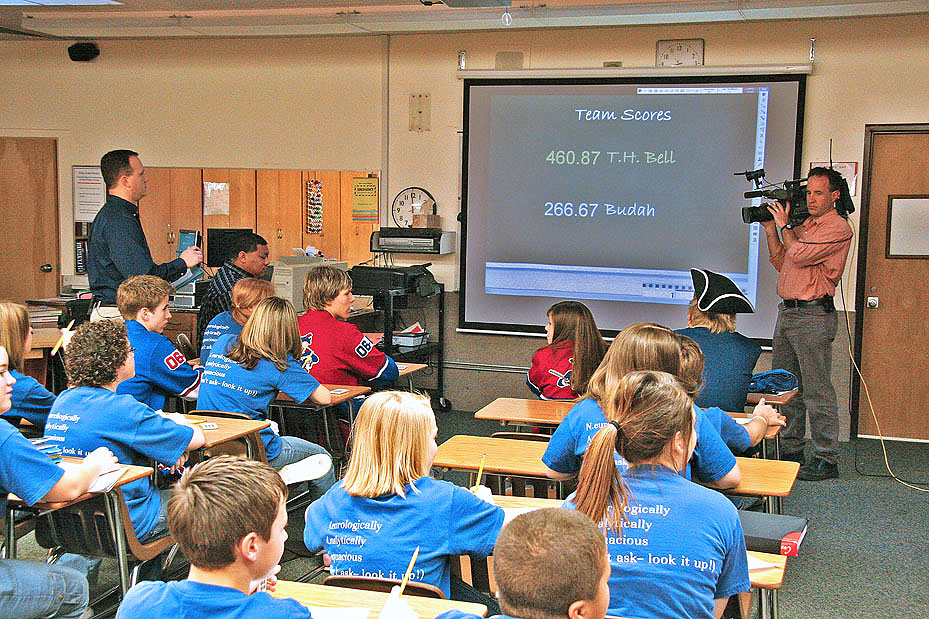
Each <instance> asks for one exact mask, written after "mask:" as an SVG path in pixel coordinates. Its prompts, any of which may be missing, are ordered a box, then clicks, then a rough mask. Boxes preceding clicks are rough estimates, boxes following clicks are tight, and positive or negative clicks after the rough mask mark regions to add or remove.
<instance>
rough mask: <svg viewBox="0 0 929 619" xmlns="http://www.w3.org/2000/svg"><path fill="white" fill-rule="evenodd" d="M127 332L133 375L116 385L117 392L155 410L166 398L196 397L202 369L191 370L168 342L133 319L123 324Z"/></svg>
mask: <svg viewBox="0 0 929 619" xmlns="http://www.w3.org/2000/svg"><path fill="white" fill-rule="evenodd" d="M126 333H127V334H128V335H129V343H130V344H131V345H132V347H133V348H135V376H133V377H132V378H129V379H126V380H124V381H123V382H121V383H119V386H118V387H116V393H126V394H129V395H131V396H132V397H134V398H135V399H136V400H138V401H139V402H142V403H143V404H147V405H149V406H150V407H152V408H153V409H155V410H162V409H163V408H164V405H165V398H166V397H167V396H169V395H178V396H180V397H182V398H185V397H192V398H193V397H196V391H197V388H198V387H199V386H200V377H201V376H202V374H203V370H202V369H199V370H195V369H194V368H192V367H190V365H189V364H188V363H187V357H185V356H184V353H182V352H181V351H179V350H178V349H177V348H175V346H174V344H172V343H171V340H169V339H168V338H166V337H165V336H163V335H162V334H160V333H155V332H154V331H149V330H148V329H146V328H145V326H143V325H142V324H141V323H139V322H136V321H135V320H127V321H126Z"/></svg>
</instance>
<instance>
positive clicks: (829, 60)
mask: <svg viewBox="0 0 929 619" xmlns="http://www.w3.org/2000/svg"><path fill="white" fill-rule="evenodd" d="M691 37H702V38H703V39H705V40H706V64H707V65H748V64H772V63H806V62H809V60H808V54H809V39H810V38H811V37H816V61H815V63H814V72H813V74H812V75H811V76H810V77H809V79H808V90H807V98H806V103H807V106H806V124H805V127H804V148H803V167H806V164H807V162H809V161H810V160H826V159H828V154H829V150H828V149H829V138H832V139H833V140H834V145H833V159H834V160H836V161H857V162H859V165H860V163H861V158H862V151H863V136H864V125H865V124H876V123H908V122H929V111H927V104H926V98H927V97H926V84H929V55H927V53H926V49H927V48H929V17H927V16H926V15H915V16H902V17H880V18H862V19H835V20H808V21H797V22H750V23H737V24H732V23H726V24H696V25H674V26H638V27H628V28H627V27H610V28H589V29H551V30H531V31H530V30H525V31H520V30H508V31H502V32H485V33H477V34H471V33H460V34H416V35H402V36H392V37H390V38H389V41H386V37H318V38H287V39H216V40H213V39H203V40H166V41H155V40H144V41H129V40H126V41H122V40H120V41H101V42H100V48H101V54H100V57H99V58H97V59H96V60H95V61H93V62H91V63H73V62H70V61H69V60H68V59H67V54H66V48H67V46H68V44H69V43H70V41H22V42H20V41H4V42H0V66H3V67H4V69H5V70H4V71H3V72H2V74H0V93H2V101H0V132H2V133H4V134H7V135H16V134H19V135H34V134H43V135H56V136H58V137H60V139H61V141H62V142H61V144H62V148H61V152H60V154H59V159H60V161H59V163H60V169H59V177H60V187H61V190H60V193H61V217H60V219H61V229H62V231H63V233H66V232H67V231H70V230H71V214H70V211H71V187H70V173H71V166H72V165H86V164H94V163H96V162H97V161H98V160H99V157H100V155H101V154H102V153H104V152H106V151H107V150H110V149H112V148H132V149H134V150H137V151H139V152H140V153H141V155H142V159H143V161H144V162H145V163H146V164H147V165H158V166H185V165H190V166H204V167H207V166H228V167H255V168H304V169H380V170H382V171H383V172H384V173H385V176H386V178H387V179H388V182H387V187H386V188H382V191H384V194H385V195H384V197H383V200H382V201H386V202H387V203H389V201H390V199H392V197H393V196H394V195H395V194H396V193H397V192H398V191H399V190H400V189H402V188H404V187H406V186H408V185H421V186H423V187H425V188H427V189H429V190H430V191H431V192H432V193H433V195H434V196H435V197H436V200H437V202H438V203H439V212H440V214H441V215H442V216H443V225H444V227H445V228H446V229H451V228H453V227H454V224H455V219H454V218H455V215H456V214H457V212H458V207H459V202H458V191H459V161H458V158H459V134H458V131H460V129H461V117H462V110H461V93H462V89H461V82H460V81H459V80H458V79H457V78H456V76H455V71H456V68H457V53H458V50H467V59H468V68H492V67H493V62H494V55H495V53H496V52H497V51H502V50H509V51H523V52H524V53H525V54H526V60H527V64H526V66H527V68H558V67H564V68H575V67H599V66H601V65H602V63H603V61H605V60H621V61H622V62H623V64H624V66H626V67H632V66H651V65H653V64H654V55H655V41H656V40H658V39H667V38H691ZM388 48H389V52H388V51H387V50H388ZM385 68H386V70H385ZM385 76H386V77H385ZM385 79H386V80H387V81H386V82H385ZM385 92H389V95H387V99H386V101H385V98H384V93H385ZM419 92H427V93H429V94H430V97H431V101H432V119H431V121H432V122H431V131H429V132H424V133H411V132H410V131H408V129H407V123H408V102H409V95H410V93H419ZM388 119H389V120H388ZM385 124H386V130H387V133H388V134H389V138H387V139H386V143H385V137H384V135H385V126H384V125H385ZM720 173H721V174H728V173H730V171H728V170H721V171H720ZM859 189H860V183H859ZM385 190H386V191H385ZM855 203H856V204H859V203H860V196H856V197H855ZM739 206H741V203H740V202H739V201H737V200H736V201H734V204H733V205H732V208H733V216H734V217H735V216H738V215H737V210H736V209H737V207H739ZM852 219H853V221H854V222H855V223H856V225H857V213H856V214H855V215H853V217H852ZM71 251H72V250H71V239H70V236H69V235H67V234H64V236H63V238H62V268H63V272H64V273H70V272H72V270H73V258H72V253H71ZM851 260H852V258H851V257H850V261H851ZM433 262H434V263H435V264H436V268H435V272H436V274H437V275H438V277H439V279H441V280H442V281H444V282H446V284H448V285H450V286H451V287H453V288H456V287H457V283H458V282H457V255H454V256H444V257H436V258H435V259H434V260H433ZM853 270H854V264H851V266H850V269H849V270H848V271H849V272H850V280H849V281H850V283H851V287H850V288H849V289H848V290H847V291H846V296H847V297H848V299H849V301H850V302H851V299H852V298H853V295H854V291H853V289H852V288H853V287H854V273H853Z"/></svg>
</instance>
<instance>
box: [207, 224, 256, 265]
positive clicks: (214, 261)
mask: <svg viewBox="0 0 929 619" xmlns="http://www.w3.org/2000/svg"><path fill="white" fill-rule="evenodd" d="M246 232H252V229H251V228H207V229H206V265H207V266H208V267H221V266H223V264H224V263H225V262H226V261H227V260H229V258H231V257H232V249H231V247H230V246H231V245H232V242H233V241H234V240H235V238H236V237H237V236H239V235H240V234H244V233H246Z"/></svg>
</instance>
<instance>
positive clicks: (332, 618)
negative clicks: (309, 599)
mask: <svg viewBox="0 0 929 619" xmlns="http://www.w3.org/2000/svg"><path fill="white" fill-rule="evenodd" d="M370 612H371V611H370V610H368V609H367V608H361V607H360V606H348V607H339V608H333V607H330V606H310V614H311V615H313V619H368V613H370Z"/></svg>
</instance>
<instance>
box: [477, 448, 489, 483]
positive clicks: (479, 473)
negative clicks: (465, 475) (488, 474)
mask: <svg viewBox="0 0 929 619" xmlns="http://www.w3.org/2000/svg"><path fill="white" fill-rule="evenodd" d="M486 460H487V454H481V466H480V467H479V468H478V469H477V481H476V482H475V483H474V487H475V488H480V487H481V475H483V474H484V462H485V461H486Z"/></svg>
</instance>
